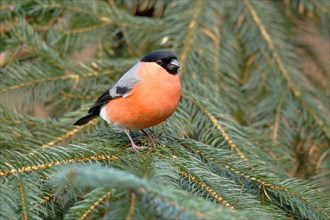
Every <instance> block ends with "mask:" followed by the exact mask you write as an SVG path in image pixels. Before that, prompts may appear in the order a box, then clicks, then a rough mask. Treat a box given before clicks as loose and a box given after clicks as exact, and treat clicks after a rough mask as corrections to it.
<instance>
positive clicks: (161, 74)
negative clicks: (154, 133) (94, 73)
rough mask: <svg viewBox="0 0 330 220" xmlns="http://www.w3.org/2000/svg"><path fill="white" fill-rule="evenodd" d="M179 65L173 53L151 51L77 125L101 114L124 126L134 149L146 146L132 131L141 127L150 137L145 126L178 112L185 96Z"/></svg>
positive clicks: (104, 118) (161, 120)
mask: <svg viewBox="0 0 330 220" xmlns="http://www.w3.org/2000/svg"><path fill="white" fill-rule="evenodd" d="M179 68H180V62H179V60H178V58H177V56H176V55H175V54H173V53H172V52H168V51H155V52H152V53H150V54H147V55H146V56H144V57H143V58H142V59H140V60H139V61H138V62H137V63H136V64H135V65H134V66H133V67H131V68H130V69H129V70H128V71H127V72H126V73H125V74H124V75H123V76H122V77H121V78H120V79H119V80H118V81H117V82H116V83H115V84H114V85H113V86H112V87H111V88H110V89H108V90H106V91H105V92H104V93H103V94H102V95H101V96H100V97H99V98H98V99H97V100H96V102H95V103H94V104H93V105H92V106H91V107H90V108H89V110H88V113H87V115H86V116H84V117H82V118H80V119H79V120H78V121H76V122H75V123H74V125H84V124H86V123H87V122H89V121H90V120H92V119H94V118H96V117H98V116H100V117H101V118H102V119H103V120H105V121H106V122H108V123H109V124H112V125H114V126H116V127H119V128H121V129H123V131H124V132H125V134H126V135H127V137H128V138H129V140H130V143H131V146H132V149H133V150H135V151H140V150H143V149H146V147H145V146H137V145H136V144H135V143H134V141H133V139H132V137H131V135H130V131H139V130H141V131H142V132H143V133H144V134H145V135H146V136H147V138H148V139H149V140H150V137H149V136H148V133H147V132H146V131H145V130H144V129H145V128H149V127H152V126H155V125H158V124H160V123H161V122H163V121H165V120H166V119H168V118H169V117H170V116H171V115H172V114H173V113H174V112H175V110H176V108H177V106H178V104H179V101H180V97H181V82H180V74H179V72H178V69H179Z"/></svg>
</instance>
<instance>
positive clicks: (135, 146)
mask: <svg viewBox="0 0 330 220" xmlns="http://www.w3.org/2000/svg"><path fill="white" fill-rule="evenodd" d="M147 148H148V147H146V146H137V145H132V147H131V149H132V150H134V151H135V152H140V151H143V150H145V149H147Z"/></svg>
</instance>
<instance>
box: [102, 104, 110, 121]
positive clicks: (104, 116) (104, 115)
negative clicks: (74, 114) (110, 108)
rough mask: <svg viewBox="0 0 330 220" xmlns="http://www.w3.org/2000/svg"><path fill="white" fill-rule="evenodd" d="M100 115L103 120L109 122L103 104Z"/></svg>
mask: <svg viewBox="0 0 330 220" xmlns="http://www.w3.org/2000/svg"><path fill="white" fill-rule="evenodd" d="M100 117H101V118H102V119H103V120H105V121H106V122H108V123H110V120H109V118H108V116H107V111H106V109H105V106H103V107H102V108H101V111H100Z"/></svg>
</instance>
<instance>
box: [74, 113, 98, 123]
mask: <svg viewBox="0 0 330 220" xmlns="http://www.w3.org/2000/svg"><path fill="white" fill-rule="evenodd" d="M97 116H98V115H96V114H95V113H88V115H86V116H84V117H82V118H81V119H79V120H78V121H76V123H74V125H84V124H86V123H87V122H89V121H90V120H92V119H94V118H96V117H97Z"/></svg>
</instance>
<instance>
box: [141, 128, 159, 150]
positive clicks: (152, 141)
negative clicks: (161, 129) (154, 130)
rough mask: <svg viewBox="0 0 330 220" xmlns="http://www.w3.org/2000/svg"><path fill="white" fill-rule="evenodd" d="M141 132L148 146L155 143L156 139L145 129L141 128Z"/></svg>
mask: <svg viewBox="0 0 330 220" xmlns="http://www.w3.org/2000/svg"><path fill="white" fill-rule="evenodd" d="M142 132H143V134H144V136H145V138H146V140H147V142H148V145H149V146H150V145H154V144H155V143H156V140H155V139H153V138H152V137H151V136H150V135H149V134H148V133H147V132H146V131H145V130H143V129H142Z"/></svg>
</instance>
